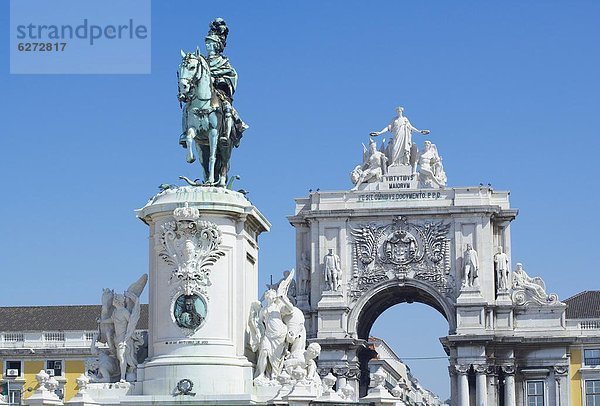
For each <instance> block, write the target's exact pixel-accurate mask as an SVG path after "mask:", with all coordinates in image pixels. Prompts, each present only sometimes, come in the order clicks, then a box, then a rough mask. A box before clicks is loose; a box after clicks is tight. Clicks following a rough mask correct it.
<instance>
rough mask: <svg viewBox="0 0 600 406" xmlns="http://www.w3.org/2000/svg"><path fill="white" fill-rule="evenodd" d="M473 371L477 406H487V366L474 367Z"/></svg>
mask: <svg viewBox="0 0 600 406" xmlns="http://www.w3.org/2000/svg"><path fill="white" fill-rule="evenodd" d="M473 368H474V369H475V389H476V402H475V404H476V405H477V406H487V396H488V394H487V370H488V368H487V365H485V364H479V365H474V366H473Z"/></svg>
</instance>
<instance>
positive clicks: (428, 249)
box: [289, 151, 570, 406]
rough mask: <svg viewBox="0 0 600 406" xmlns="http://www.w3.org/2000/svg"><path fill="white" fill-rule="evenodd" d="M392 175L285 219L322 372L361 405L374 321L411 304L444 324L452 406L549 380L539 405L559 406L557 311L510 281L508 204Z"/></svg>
mask: <svg viewBox="0 0 600 406" xmlns="http://www.w3.org/2000/svg"><path fill="white" fill-rule="evenodd" d="M373 153H376V151H374V152H373ZM390 169H391V170H392V173H390V172H388V173H387V174H386V175H383V174H382V175H380V176H376V178H377V179H376V180H371V181H369V182H366V183H363V184H361V185H359V187H358V188H357V190H351V191H327V192H324V191H318V192H312V193H311V194H310V195H309V196H308V197H306V198H301V199H297V200H296V209H295V214H294V215H293V216H290V217H289V220H290V223H291V224H292V225H293V226H294V227H295V229H296V247H297V249H296V252H297V267H296V270H297V271H296V272H297V282H298V287H297V300H298V307H300V308H301V309H302V310H303V311H304V313H305V316H306V319H307V320H306V325H307V331H308V336H309V338H311V339H312V340H313V341H316V342H318V343H319V344H320V345H321V347H322V353H321V356H320V357H319V368H320V372H321V373H322V374H327V373H329V372H331V373H333V374H334V375H336V376H337V378H338V385H341V386H344V385H347V384H350V385H352V386H353V387H354V389H355V390H356V392H357V393H360V394H361V395H364V394H365V392H366V388H367V386H368V382H369V377H368V373H367V371H366V369H365V366H366V363H367V362H368V361H367V362H366V361H365V357H366V355H365V354H366V352H365V348H366V340H367V339H368V335H369V332H370V329H371V327H372V325H373V323H374V321H375V319H376V318H377V317H378V316H379V315H380V314H381V313H382V312H383V311H385V310H386V309H387V308H389V307H391V306H393V305H395V304H398V303H402V302H420V303H424V304H426V305H429V306H431V307H433V308H434V309H436V310H437V311H439V312H440V313H441V314H442V315H443V316H444V317H445V318H446V320H447V321H448V335H447V336H446V337H443V338H442V340H441V341H442V343H443V345H444V349H445V350H446V352H447V354H448V358H449V374H450V381H451V396H452V404H453V405H460V406H463V405H472V404H477V405H486V404H489V405H511V406H512V405H516V404H520V402H518V400H517V399H522V398H523V393H522V391H523V385H522V384H521V383H522V382H525V381H527V380H530V379H533V378H535V379H538V378H539V379H541V380H545V381H547V387H548V388H549V389H550V390H549V395H548V396H549V401H550V403H549V404H567V403H566V401H567V397H568V385H567V381H566V380H567V370H568V345H569V342H570V340H569V339H568V338H567V337H566V335H563V334H562V332H563V331H564V329H565V316H564V311H565V305H564V304H562V303H561V302H560V301H559V300H558V298H557V297H556V295H552V294H547V293H546V291H545V286H544V284H543V281H542V280H541V279H540V278H530V277H529V276H528V275H527V274H526V273H525V272H524V271H523V268H522V266H521V265H520V264H519V265H518V266H516V267H515V269H514V271H511V269H510V264H512V258H511V237H510V223H511V221H512V220H514V219H515V218H516V216H517V210H516V209H514V208H511V207H510V203H509V193H508V192H506V191H496V190H493V189H491V188H490V187H487V186H479V187H462V188H461V187H445V188H438V187H431V188H424V187H423V185H419V186H420V187H418V186H417V185H412V183H413V182H416V179H417V177H416V176H411V171H410V167H406V166H399V167H396V168H393V167H391V168H390ZM394 170H395V171H396V172H398V171H400V170H403V171H406V172H407V173H402V174H394V173H393V171H394ZM398 179H400V180H401V182H403V181H406V184H407V189H408V190H403V189H402V188H398V186H399V184H398V182H397V180H398ZM357 183H360V182H357ZM402 328H411V326H402ZM561 400H562V402H561Z"/></svg>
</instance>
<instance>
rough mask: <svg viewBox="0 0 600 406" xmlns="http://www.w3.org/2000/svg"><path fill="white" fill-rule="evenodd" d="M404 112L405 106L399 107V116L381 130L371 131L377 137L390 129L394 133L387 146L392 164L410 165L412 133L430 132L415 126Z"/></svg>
mask: <svg viewBox="0 0 600 406" xmlns="http://www.w3.org/2000/svg"><path fill="white" fill-rule="evenodd" d="M403 112H404V108H403V107H397V108H396V113H397V116H396V117H395V118H394V119H393V120H392V122H391V123H390V124H388V125H387V126H386V127H384V128H383V129H382V130H381V131H373V132H371V136H372V137H376V136H378V135H381V134H383V133H385V132H388V131H389V132H390V133H392V134H394V138H392V140H391V141H390V143H389V144H388V147H387V158H388V160H389V164H390V166H396V165H410V164H411V151H412V150H413V143H412V133H413V132H418V133H420V134H423V135H427V134H429V130H419V129H417V128H416V127H414V126H413V125H412V124H411V123H410V121H409V120H408V118H407V117H405V116H404V115H403Z"/></svg>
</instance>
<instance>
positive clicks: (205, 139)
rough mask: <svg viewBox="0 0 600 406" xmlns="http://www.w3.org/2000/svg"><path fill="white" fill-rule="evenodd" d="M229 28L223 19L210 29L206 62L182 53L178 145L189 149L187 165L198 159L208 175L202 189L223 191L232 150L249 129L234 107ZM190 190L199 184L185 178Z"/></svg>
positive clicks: (194, 54) (196, 56) (234, 87)
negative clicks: (182, 111) (228, 51)
mask: <svg viewBox="0 0 600 406" xmlns="http://www.w3.org/2000/svg"><path fill="white" fill-rule="evenodd" d="M228 34H229V28H228V27H227V24H226V23H225V21H224V20H223V19H222V18H217V19H215V20H213V21H212V22H211V23H210V26H209V32H208V35H207V36H206V38H205V45H206V51H207V54H208V56H207V57H204V56H203V55H201V54H200V51H199V50H198V49H196V51H195V52H191V53H186V52H184V51H183V50H182V51H181V57H182V61H181V65H180V66H179V71H178V80H179V83H178V89H179V92H178V99H179V102H180V103H182V102H183V103H185V107H184V113H183V133H182V135H181V137H180V139H179V143H180V144H181V145H182V146H183V147H184V148H186V149H187V158H186V159H187V161H188V162H189V163H192V162H194V161H195V159H196V155H195V154H194V147H195V148H196V151H197V155H198V158H199V160H200V163H201V164H202V168H203V169H204V183H203V184H204V185H209V186H210V185H215V186H225V185H226V183H227V176H228V171H229V161H230V157H231V150H232V149H233V148H234V147H238V146H239V144H240V140H241V138H242V133H243V132H244V131H245V130H246V129H247V128H248V126H247V125H246V124H245V123H244V122H243V121H242V119H241V118H240V117H239V115H238V113H237V111H236V110H235V108H234V107H233V105H232V102H233V94H234V93H235V90H236V87H237V72H236V71H235V69H234V68H233V66H231V64H230V63H229V59H228V58H227V57H225V56H224V55H223V51H224V50H225V46H226V45H227V36H228ZM182 179H184V180H185V181H186V182H188V183H189V184H190V185H192V186H200V185H201V184H200V183H196V182H195V181H191V180H189V179H188V178H186V177H182Z"/></svg>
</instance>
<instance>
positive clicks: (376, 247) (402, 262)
mask: <svg viewBox="0 0 600 406" xmlns="http://www.w3.org/2000/svg"><path fill="white" fill-rule="evenodd" d="M449 229H450V224H444V223H443V222H441V221H440V222H437V223H436V222H428V223H425V224H423V225H417V224H412V223H408V221H407V219H406V218H405V217H397V218H395V219H394V221H393V222H392V224H388V225H383V226H377V225H374V224H368V225H361V226H359V227H358V228H354V229H352V232H351V233H352V236H353V237H354V245H353V258H352V259H353V277H352V281H351V284H350V296H352V297H353V298H354V299H355V300H356V299H357V298H358V297H359V296H361V295H362V294H363V293H364V292H366V291H367V290H369V289H370V288H371V287H372V286H374V285H376V284H378V283H379V282H381V281H384V280H388V279H394V278H397V279H406V278H413V279H419V280H422V281H424V282H427V283H429V284H430V285H432V286H433V287H434V288H436V289H437V290H438V291H439V292H441V293H443V294H444V295H451V294H452V292H453V288H454V283H453V280H452V277H451V276H450V240H449V239H448V237H447V235H448V231H449Z"/></svg>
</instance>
